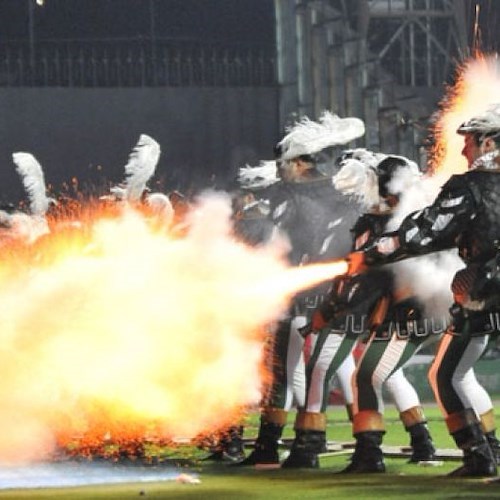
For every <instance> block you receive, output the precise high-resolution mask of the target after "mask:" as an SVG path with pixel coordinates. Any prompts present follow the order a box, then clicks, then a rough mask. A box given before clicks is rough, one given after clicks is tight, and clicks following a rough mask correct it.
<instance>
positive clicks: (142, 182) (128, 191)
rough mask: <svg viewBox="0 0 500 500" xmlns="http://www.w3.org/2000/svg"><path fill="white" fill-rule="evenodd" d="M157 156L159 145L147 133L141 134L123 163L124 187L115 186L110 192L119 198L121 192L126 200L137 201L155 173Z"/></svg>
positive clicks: (158, 154)
mask: <svg viewBox="0 0 500 500" xmlns="http://www.w3.org/2000/svg"><path fill="white" fill-rule="evenodd" d="M159 158H160V145H159V144H158V143H157V142H156V141H155V140H154V139H152V138H151V137H149V136H148V135H145V134H141V136H140V137H139V141H138V142H137V144H136V145H135V147H134V149H133V150H132V152H131V153H130V156H129V158H128V163H127V164H126V165H125V176H126V177H125V182H124V187H123V188H120V187H118V186H116V187H114V188H112V189H111V192H112V193H113V194H115V195H116V196H117V197H118V198H120V199H121V197H120V194H121V195H122V196H123V198H125V199H127V200H128V201H139V200H140V198H141V196H142V193H143V192H144V189H146V183H147V182H148V181H149V179H151V177H152V176H153V175H154V173H155V169H156V164H157V163H158V160H159Z"/></svg>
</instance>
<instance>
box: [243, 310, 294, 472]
mask: <svg viewBox="0 0 500 500" xmlns="http://www.w3.org/2000/svg"><path fill="white" fill-rule="evenodd" d="M303 345H304V339H303V337H302V336H301V335H300V334H299V333H298V331H297V329H296V328H294V327H292V321H290V320H288V321H282V322H281V323H280V324H279V325H278V328H277V330H276V332H275V334H274V341H273V349H272V358H273V362H272V376H273V380H272V385H271V388H270V391H269V397H268V398H267V401H266V402H265V404H264V408H263V410H262V412H261V417H260V426H259V432H258V435H257V439H256V441H255V449H254V450H253V451H252V453H251V454H250V455H249V456H248V457H247V458H245V459H244V460H243V461H241V462H239V465H243V466H244V465H255V464H258V463H262V464H278V463H279V454H278V445H279V440H280V438H281V435H282V433H283V428H284V426H285V425H286V421H287V416H288V412H289V410H290V408H291V406H292V403H293V398H294V377H295V370H296V368H297V365H298V363H300V361H301V360H303V358H302V356H303V354H302V348H303Z"/></svg>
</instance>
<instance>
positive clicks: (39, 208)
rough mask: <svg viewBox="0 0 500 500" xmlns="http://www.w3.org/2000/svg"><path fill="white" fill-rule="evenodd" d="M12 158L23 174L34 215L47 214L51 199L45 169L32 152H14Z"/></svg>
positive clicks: (17, 168) (19, 171)
mask: <svg viewBox="0 0 500 500" xmlns="http://www.w3.org/2000/svg"><path fill="white" fill-rule="evenodd" d="M12 160H13V161H14V163H15V165H16V170H17V172H18V173H19V175H20V176H21V180H22V182H23V185H24V188H25V189H26V192H27V193H28V197H29V208H30V213H31V214H32V215H45V214H46V213H47V210H48V208H49V205H50V202H51V199H50V198H48V197H47V194H46V186H45V178H44V175H43V170H42V167H41V165H40V163H38V161H37V160H36V159H35V157H34V156H33V155H32V154H30V153H22V152H18V153H13V155H12Z"/></svg>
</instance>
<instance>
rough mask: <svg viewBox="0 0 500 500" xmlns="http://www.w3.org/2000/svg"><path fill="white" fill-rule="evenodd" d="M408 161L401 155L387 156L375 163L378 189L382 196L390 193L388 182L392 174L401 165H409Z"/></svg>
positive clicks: (385, 196) (384, 196)
mask: <svg viewBox="0 0 500 500" xmlns="http://www.w3.org/2000/svg"><path fill="white" fill-rule="evenodd" d="M410 165H411V164H410V162H409V161H408V160H407V159H406V158H404V157H403V156H391V155H390V156H387V157H386V158H384V159H383V160H382V161H381V162H380V163H379V164H378V165H377V177H378V191H379V193H380V196H381V197H382V198H387V197H388V196H389V195H390V194H396V193H391V192H390V191H389V183H390V182H391V180H392V179H393V176H394V174H395V173H396V171H397V170H399V169H400V168H401V167H410Z"/></svg>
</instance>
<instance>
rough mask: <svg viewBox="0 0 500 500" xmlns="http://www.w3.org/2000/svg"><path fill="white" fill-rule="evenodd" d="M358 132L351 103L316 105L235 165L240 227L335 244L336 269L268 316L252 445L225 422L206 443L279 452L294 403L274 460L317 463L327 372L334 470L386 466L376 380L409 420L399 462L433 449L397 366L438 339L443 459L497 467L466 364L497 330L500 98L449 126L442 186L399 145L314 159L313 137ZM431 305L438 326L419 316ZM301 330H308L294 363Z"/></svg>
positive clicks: (499, 452) (496, 451)
mask: <svg viewBox="0 0 500 500" xmlns="http://www.w3.org/2000/svg"><path fill="white" fill-rule="evenodd" d="M363 133H364V128H363V125H361V126H360V124H359V121H357V120H356V119H355V118H345V119H341V118H338V117H336V116H335V115H332V114H330V113H328V112H325V113H324V114H323V115H322V116H321V117H320V119H319V120H318V122H311V121H310V120H308V119H303V120H301V121H300V122H298V123H296V124H295V126H293V127H291V128H290V129H289V130H288V134H287V135H286V136H285V137H284V139H283V140H282V141H281V142H280V143H279V144H278V146H277V148H276V151H275V161H274V162H262V163H261V165H260V166H259V167H253V168H252V167H246V168H243V169H241V170H240V177H239V181H240V182H239V186H240V189H239V191H238V193H237V195H235V200H236V203H235V207H236V208H235V215H236V216H235V218H236V224H237V227H238V230H239V232H240V234H241V236H242V237H244V238H246V239H247V241H248V242H249V243H250V244H253V245H263V244H266V240H267V239H268V238H272V235H273V234H274V232H275V231H282V232H284V233H285V234H286V235H287V237H288V238H289V240H290V242H291V251H290V256H289V258H290V262H291V263H292V264H293V265H300V264H303V263H309V262H315V261H327V260H332V259H335V258H337V257H341V256H345V255H347V254H348V255H349V257H348V261H349V271H348V273H347V274H346V275H344V276H340V277H337V278H335V279H334V280H333V282H330V283H328V284H324V285H321V286H318V287H316V288H314V289H312V290H308V291H307V292H304V293H300V294H298V295H297V296H296V297H295V300H294V301H293V304H292V305H291V307H290V310H289V314H288V315H287V317H286V318H283V319H282V320H281V321H280V322H278V324H277V326H276V327H275V328H274V331H273V344H272V346H273V347H272V355H271V358H272V359H271V368H272V370H273V383H272V387H271V388H270V390H269V392H268V393H267V394H266V395H265V397H264V400H263V406H262V410H261V416H260V428H259V432H258V436H257V439H256V442H255V448H254V450H253V451H252V452H251V453H250V454H249V455H248V456H245V455H244V453H243V447H242V441H241V428H239V427H237V426H235V427H232V428H231V429H229V431H228V433H227V434H226V436H225V437H224V438H223V439H222V440H221V442H220V448H219V450H218V452H219V456H221V455H220V454H222V455H225V456H226V457H227V458H228V459H232V460H234V461H235V463H236V464H237V465H239V466H246V465H255V464H276V465H277V464H280V456H279V453H278V445H279V443H280V438H281V436H282V432H283V428H284V426H285V425H286V423H287V416H288V413H289V411H290V410H291V408H292V407H293V406H294V405H295V406H296V407H297V413H296V417H295V423H294V430H295V438H294V441H293V444H292V446H291V450H290V454H289V455H288V457H287V458H286V459H285V460H284V461H283V462H282V463H281V467H284V468H315V467H318V466H319V461H318V456H319V455H320V454H321V453H323V452H325V451H326V425H327V417H326V409H327V405H328V401H329V391H330V382H331V379H332V377H333V376H334V374H337V375H338V379H339V382H340V386H341V388H342V390H343V393H344V397H345V401H346V406H347V411H348V415H349V418H350V419H351V421H352V429H353V435H354V437H355V440H356V445H355V449H354V453H353V455H352V457H351V459H350V463H349V465H348V466H347V467H346V468H345V469H344V470H343V471H342V472H344V473H380V472H384V471H385V464H384V458H383V452H382V449H381V445H382V440H383V436H384V434H385V425H384V402H383V399H382V391H383V388H385V389H386V390H387V391H388V392H389V393H390V395H391V397H392V399H393V401H394V403H395V405H396V407H397V409H398V411H399V415H400V419H401V422H402V424H403V425H404V427H405V429H406V431H407V432H408V434H409V439H410V445H411V448H412V455H411V458H410V462H422V461H431V460H434V459H435V453H436V450H435V447H434V445H433V441H432V437H431V434H430V432H429V428H428V425H427V422H426V417H425V415H424V411H423V409H422V405H421V403H420V400H419V396H418V395H417V393H416V391H415V389H414V388H413V386H412V385H411V384H410V383H409V381H408V380H407V379H406V377H405V375H404V372H403V367H404V366H405V364H407V363H408V361H409V360H410V359H411V358H412V357H413V356H415V354H417V353H418V352H419V351H421V350H422V349H424V348H426V347H428V346H429V345H431V344H432V343H436V344H437V346H434V348H435V357H434V360H433V362H432V364H431V366H430V369H429V372H428V379H429V382H430V385H431V387H432V389H433V392H434V395H435V398H436V401H437V403H438V405H439V407H440V409H441V412H442V415H443V417H444V419H445V422H446V426H447V428H448V430H449V433H450V434H451V436H452V437H453V439H454V440H455V442H456V445H457V446H458V448H460V449H461V450H462V451H463V465H462V466H461V467H460V468H458V469H457V470H455V471H453V472H452V473H451V474H452V475H453V476H457V477H461V476H464V477H468V476H494V475H496V474H497V462H498V460H499V459H500V443H499V441H498V440H497V437H496V434H495V430H496V425H495V417H494V408H493V403H492V401H491V398H490V396H489V395H488V393H487V392H486V390H485V389H484V388H483V387H482V386H481V385H480V384H479V382H478V380H477V378H476V376H475V373H474V365H475V363H476V361H477V360H478V359H479V358H480V356H481V355H482V354H483V352H484V351H485V349H486V347H487V344H488V341H489V339H490V337H491V336H492V335H495V334H496V333H498V325H497V324H496V321H495V320H494V318H495V317H497V313H498V312H499V311H500V250H499V245H500V156H499V151H500V105H493V106H491V107H490V108H488V110H487V111H485V112H484V113H482V114H479V115H478V116H474V117H472V118H470V119H469V120H468V121H466V122H465V123H463V124H462V125H461V126H460V127H459V128H458V130H457V133H458V134H460V135H462V136H463V138H464V148H463V150H462V155H463V156H464V157H465V158H466V159H467V162H468V171H467V172H466V173H464V174H460V175H453V176H451V177H450V178H449V179H448V180H447V181H446V182H445V183H444V185H443V186H442V188H441V189H439V188H436V189H435V190H433V187H432V179H431V178H430V177H429V176H425V175H423V174H422V173H421V171H420V169H419V168H418V166H417V165H416V164H415V163H414V162H412V161H410V160H408V159H407V158H404V157H401V156H396V155H386V154H380V153H374V152H371V151H368V150H366V149H344V150H343V152H342V154H341V155H340V156H339V157H338V159H337V160H336V162H335V163H336V164H335V168H334V171H333V172H332V171H331V169H330V170H328V166H327V165H326V166H325V165H324V164H322V163H321V162H320V161H319V160H318V158H319V157H318V154H317V153H318V152H319V151H321V150H322V149H324V148H325V147H328V146H339V145H342V144H347V143H348V142H349V141H352V140H354V139H356V138H357V137H359V136H360V135H362V134H363ZM325 137H327V139H325ZM411 194H413V195H415V196H414V198H415V199H417V200H418V201H411ZM436 194H437V196H435V195H436ZM412 257H417V258H413V259H411V260H407V259H410V258H412ZM442 283H445V286H444V287H443V285H442ZM450 284H451V286H450ZM443 317H445V320H444V321H441V322H440V321H438V320H437V318H443ZM353 318H354V321H353ZM356 318H358V322H356ZM361 318H364V319H366V321H365V324H364V325H363V326H362V327H361V328H360V325H359V319H361ZM429 318H434V320H435V322H434V324H435V325H441V326H438V327H435V326H434V327H432V328H429V326H428V323H429ZM311 338H312V339H313V340H312V342H310V341H309V339H311ZM360 340H361V342H362V345H363V352H362V354H361V357H360V359H359V360H358V361H357V363H355V361H354V358H353V351H354V349H355V347H356V346H357V345H358V343H359V341H360ZM305 343H306V344H308V343H310V344H311V347H310V349H311V352H310V356H309V357H308V360H307V362H304V344H305Z"/></svg>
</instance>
